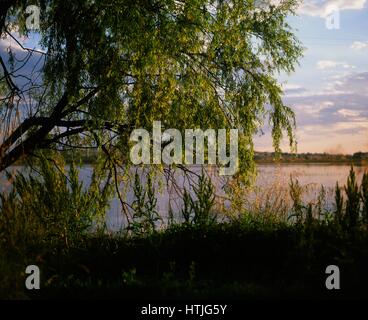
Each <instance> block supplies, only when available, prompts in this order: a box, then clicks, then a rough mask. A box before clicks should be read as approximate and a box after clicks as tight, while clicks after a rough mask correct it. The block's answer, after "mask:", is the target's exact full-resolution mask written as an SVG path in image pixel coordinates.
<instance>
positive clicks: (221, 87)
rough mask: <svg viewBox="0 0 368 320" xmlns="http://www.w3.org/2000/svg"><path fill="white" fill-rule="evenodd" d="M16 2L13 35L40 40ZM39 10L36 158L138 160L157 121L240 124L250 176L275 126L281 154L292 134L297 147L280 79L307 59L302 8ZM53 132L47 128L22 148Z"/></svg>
mask: <svg viewBox="0 0 368 320" xmlns="http://www.w3.org/2000/svg"><path fill="white" fill-rule="evenodd" d="M14 3H15V4H13V5H10V8H9V10H8V12H7V20H6V23H5V25H4V27H2V33H3V35H4V34H5V32H6V31H7V30H8V31H9V29H10V27H11V25H12V23H13V22H12V21H16V23H17V24H18V26H19V28H20V31H21V32H22V33H28V31H27V30H26V28H25V19H26V17H25V16H24V10H25V7H26V5H29V4H30V1H15V2H14ZM31 3H34V4H35V5H38V6H40V8H41V25H40V30H39V31H38V32H39V34H40V38H41V44H42V46H43V49H44V51H45V52H46V53H45V54H41V53H35V52H34V53H33V54H34V55H43V56H44V58H43V60H42V62H43V65H42V70H41V73H42V74H41V76H42V82H41V83H40V82H38V83H36V84H35V83H33V86H32V90H29V92H28V93H24V94H23V95H20V99H21V100H22V99H26V97H27V94H28V95H32V97H33V98H34V104H33V105H32V106H31V107H29V106H28V109H27V112H25V111H24V110H23V112H22V111H21V112H20V113H18V116H19V119H17V121H18V125H21V124H22V122H24V121H25V120H26V119H27V118H30V117H37V116H39V115H42V116H44V117H46V120H47V121H48V122H47V123H48V126H47V128H45V130H43V131H42V132H41V133H39V135H37V139H38V141H37V142H36V143H34V144H31V143H30V145H31V146H30V148H29V149H30V150H31V151H34V150H36V149H37V148H66V146H69V147H76V146H77V147H80V146H84V147H85V146H87V145H89V146H92V147H97V146H100V147H101V146H103V147H104V150H105V151H106V150H108V151H109V152H111V153H114V152H116V154H115V155H117V154H118V153H122V154H123V155H124V154H125V155H126V154H127V140H128V138H129V134H130V132H131V130H132V129H133V128H139V127H146V128H150V127H152V122H153V121H161V122H162V123H163V125H164V127H165V128H178V129H179V130H183V129H184V128H203V129H206V128H239V129H240V132H241V138H240V150H239V151H240V166H241V168H240V169H241V172H247V171H248V170H249V169H252V167H253V136H254V134H256V133H257V132H258V130H260V129H261V128H262V125H263V122H264V120H265V119H268V120H269V122H270V124H271V126H272V138H273V141H274V147H275V149H276V151H280V142H281V140H282V138H283V134H284V133H286V134H287V136H288V138H289V141H290V145H291V146H294V144H295V141H294V135H293V128H294V126H295V120H294V114H293V112H292V110H291V109H290V108H289V107H288V106H285V105H284V104H283V102H282V89H281V87H280V85H279V84H278V82H277V76H278V74H279V73H281V72H287V73H289V72H292V71H293V70H294V66H295V64H296V63H297V61H298V58H299V57H300V56H301V54H302V47H301V45H300V43H299V41H298V40H297V39H296V37H295V35H294V34H293V30H292V29H291V27H290V26H289V24H288V21H287V17H288V16H289V15H291V14H294V10H295V9H296V7H297V5H298V1H296V0H283V1H279V4H278V5H271V4H270V3H271V1H266V0H265V1H253V0H228V1H226V0H218V1H202V0H185V1H180V0H175V1H174V0H114V1H111V0H98V1H97V0H81V1H74V0H38V1H33V2H31ZM14 17H15V18H14ZM14 19H15V20H14ZM27 76H29V77H30V75H27ZM10 77H11V75H10ZM5 80H6V79H5ZM5 80H4V79H2V81H1V82H4V81H5ZM8 90H11V88H8ZM41 93H43V95H42V99H41V98H40V97H41ZM45 97H46V98H45ZM63 99H64V100H63ZM61 102H62V103H61ZM2 103H3V104H4V103H5V102H2ZM18 107H19V108H25V107H24V105H23V104H22V103H20V104H18ZM0 108H4V106H3V107H0ZM59 109H61V111H60V112H59ZM55 111H57V112H55ZM44 127H45V123H42V122H41V121H38V122H37V123H36V124H35V125H33V126H30V128H28V129H27V130H28V131H23V133H24V134H25V135H23V138H22V139H20V138H18V139H13V140H15V141H14V145H19V144H20V143H24V140H25V139H24V138H25V137H26V138H28V140H29V139H30V138H32V135H34V134H35V133H38V131H39V130H40V129H42V128H44ZM66 130H67V132H68V131H71V133H70V134H65V131H66ZM73 130H74V131H73ZM12 132H14V131H10V132H9V134H8V136H11V134H12ZM81 133H83V135H81ZM1 139H2V138H1V137H0V143H1ZM4 141H5V138H3V142H4ZM27 146H28V145H27ZM23 150H26V151H27V150H28V149H27V148H23ZM114 150H115V151H114ZM10 152H11V148H8V149H5V150H4V151H3V154H2V155H3V156H4V154H5V155H6V154H7V153H10ZM120 157H121V155H120ZM0 159H1V153H0Z"/></svg>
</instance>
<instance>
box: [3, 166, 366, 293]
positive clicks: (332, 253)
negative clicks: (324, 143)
mask: <svg viewBox="0 0 368 320" xmlns="http://www.w3.org/2000/svg"><path fill="white" fill-rule="evenodd" d="M39 175H40V176H41V177H42V178H40V177H38V178H37V177H36V176H30V177H25V176H22V175H21V174H19V175H18V176H17V177H16V178H15V180H14V181H13V190H12V191H11V192H10V194H7V195H2V196H1V207H0V212H1V215H0V235H1V243H0V257H1V259H0V261H1V262H0V274H1V279H2V283H1V286H0V297H1V298H25V299H29V298H30V299H48V298H125V299H132V298H133V299H134V298H139V299H144V298H147V299H160V298H163V299H176V298H225V299H262V298H266V299H279V298H292V299H297V298H317V299H318V298H328V299H329V298H331V299H334V298H366V297H367V296H368V295H367V292H366V288H367V286H368V273H367V272H366V270H368V174H365V175H364V178H363V181H362V182H361V183H360V182H358V181H356V178H355V173H354V171H353V170H352V171H351V173H350V176H349V178H348V180H347V184H346V186H345V187H343V188H341V187H340V186H338V185H337V186H336V190H335V210H333V211H329V212H327V211H324V209H323V208H322V207H321V206H320V205H319V204H318V203H317V204H312V203H303V202H302V200H301V193H300V190H301V189H300V186H299V185H298V182H297V181H292V182H291V185H290V196H291V198H292V200H293V207H292V211H291V212H290V215H289V216H288V217H287V219H284V218H281V217H280V218H277V212H275V214H274V215H272V217H271V216H270V215H265V214H264V212H261V211H259V212H248V211H243V212H238V214H237V215H233V216H231V217H228V219H227V220H226V222H219V220H218V219H216V214H215V213H214V212H213V210H212V207H213V204H214V195H213V194H212V192H213V188H212V187H211V184H210V182H209V181H208V180H207V179H206V178H200V179H199V182H198V185H197V187H196V188H195V196H194V197H192V196H190V194H189V193H185V195H184V208H183V211H182V218H183V219H182V220H181V222H178V221H173V222H172V223H171V224H169V225H168V226H167V227H165V228H162V229H157V228H156V227H155V221H157V219H160V217H159V215H158V213H157V211H155V205H156V202H155V199H154V190H153V186H152V183H151V181H150V179H149V180H148V183H147V185H146V186H145V187H142V186H141V185H139V183H138V182H137V181H136V184H135V187H134V192H135V196H136V201H135V202H134V203H133V206H132V209H134V215H133V216H132V217H133V221H132V223H131V224H130V226H129V228H127V229H124V230H122V231H121V232H120V233H117V234H110V233H108V232H106V229H105V228H104V225H103V223H102V224H101V225H98V224H97V225H96V221H98V220H96V219H97V217H99V216H100V217H103V215H104V212H105V210H106V203H107V199H108V194H109V189H108V186H109V185H110V183H109V181H108V180H107V183H106V184H105V185H101V183H100V181H99V175H98V173H96V174H95V176H94V179H93V183H92V184H91V186H90V187H89V188H87V189H85V188H82V185H81V184H80V182H79V181H78V172H77V170H76V169H75V168H74V167H73V166H72V167H71V168H70V169H69V172H68V174H67V176H68V178H67V179H66V178H65V173H63V172H60V171H58V170H55V169H54V168H53V167H52V166H51V165H49V164H47V162H44V165H43V166H41V167H40V171H39ZM269 210H271V209H270V208H268V211H269ZM92 222H93V223H94V228H93V230H92V229H91V225H92ZM30 264H36V265H37V266H38V267H39V268H40V270H41V290H33V291H27V290H26V289H25V286H24V282H25V278H26V276H27V275H26V274H25V267H26V266H27V265H30ZM329 265H336V266H338V267H339V268H340V272H341V290H339V291H328V290H327V289H326V286H325V281H326V278H327V276H328V275H327V274H326V267H327V266H329Z"/></svg>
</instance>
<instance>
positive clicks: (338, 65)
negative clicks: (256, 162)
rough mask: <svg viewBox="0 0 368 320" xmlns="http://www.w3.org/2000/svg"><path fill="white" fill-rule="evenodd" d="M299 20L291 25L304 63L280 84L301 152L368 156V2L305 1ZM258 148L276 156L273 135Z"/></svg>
mask: <svg viewBox="0 0 368 320" xmlns="http://www.w3.org/2000/svg"><path fill="white" fill-rule="evenodd" d="M275 2H276V1H275ZM297 14H298V16H296V17H291V18H290V19H289V22H290V24H291V26H292V27H293V28H294V29H295V30H296V34H297V36H298V38H299V40H300V41H301V42H302V44H303V46H304V47H305V52H304V57H303V58H302V59H301V60H300V66H298V67H297V68H296V70H295V72H294V73H293V74H291V75H281V76H280V77H279V79H280V81H281V82H282V83H283V87H284V90H285V91H284V103H285V104H286V105H289V106H291V107H292V108H293V110H294V111H295V113H296V121H297V131H296V136H297V140H298V152H300V153H302V152H328V153H354V152H358V151H365V152H368V0H326V1H316V0H305V1H304V3H303V4H302V5H301V7H299V9H298V11H297ZM337 15H339V19H338V17H337ZM332 17H335V19H334V20H333V19H332ZM338 22H339V23H338ZM255 148H256V150H258V151H272V141H271V138H270V136H269V134H266V135H263V136H261V137H256V139H255ZM283 151H288V146H287V143H286V142H285V143H284V144H283Z"/></svg>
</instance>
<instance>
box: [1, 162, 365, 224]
mask: <svg viewBox="0 0 368 320" xmlns="http://www.w3.org/2000/svg"><path fill="white" fill-rule="evenodd" d="M13 169H18V170H19V167H18V168H13ZM92 170H93V168H92V167H90V166H85V167H83V168H81V169H80V178H81V180H82V181H83V182H85V183H86V184H88V183H89V181H90V179H91V174H92ZM192 170H193V171H196V172H200V170H201V169H200V168H192ZM257 170H258V176H257V179H256V184H255V187H253V188H252V189H250V190H244V192H243V193H242V197H244V198H247V199H246V200H247V201H246V202H247V203H248V205H249V206H250V207H255V204H257V206H258V208H262V207H263V206H264V205H266V204H267V202H270V203H275V202H277V203H278V204H277V205H278V206H279V205H285V206H286V205H287V202H290V199H289V197H288V193H289V182H290V177H293V178H294V179H298V181H299V183H300V185H301V186H303V190H304V193H303V198H304V200H305V201H308V202H309V201H310V202H315V201H316V199H317V197H318V194H319V192H320V189H321V186H322V185H323V186H324V187H325V190H326V206H327V207H331V206H333V199H334V188H335V185H336V182H339V184H340V185H341V186H343V185H344V184H345V183H346V179H347V177H348V175H349V170H350V166H349V165H340V164H339V165H336V164H279V165H274V164H258V165H257ZM365 170H368V166H355V172H356V174H357V179H358V181H359V182H360V181H361V179H362V176H363V173H364V171H365ZM216 172H217V170H209V175H210V177H211V179H212V181H213V184H214V186H215V192H216V194H217V195H218V196H219V200H218V206H223V208H225V209H226V208H228V207H229V206H230V203H229V201H228V200H226V193H225V192H224V190H223V187H224V185H225V184H226V182H227V180H226V179H224V178H223V177H218V175H217V173H216ZM140 178H141V181H142V184H143V186H145V185H146V173H144V172H141V173H140ZM169 178H171V179H169ZM158 180H159V181H158V182H156V183H155V189H156V196H157V211H158V212H160V215H161V216H162V217H163V219H164V220H165V219H168V217H169V212H170V211H172V212H173V213H174V215H178V214H179V212H180V210H181V208H182V199H181V197H182V192H183V190H184V188H186V189H188V190H191V188H190V185H191V184H193V182H195V180H196V178H195V176H193V175H184V174H183V172H182V171H181V170H176V171H175V172H173V171H170V172H168V171H166V172H165V175H162V176H161V177H159V178H158ZM8 186H9V184H8V183H7V181H6V179H4V175H2V177H0V189H3V190H4V189H6V188H7V187H8ZM120 188H121V194H122V196H123V198H124V201H126V202H127V203H128V204H131V203H132V202H133V201H134V193H133V189H132V182H125V183H122V184H121V185H120ZM276 198H277V201H276V200H274V199H276ZM273 201H274V202H273ZM106 223H107V226H108V228H109V229H110V230H119V229H120V228H121V227H123V226H125V225H126V217H125V215H124V214H123V212H122V206H121V203H120V201H119V199H118V197H116V198H114V199H113V200H112V201H111V203H110V209H109V211H108V213H107V217H106Z"/></svg>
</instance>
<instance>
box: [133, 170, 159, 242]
mask: <svg viewBox="0 0 368 320" xmlns="http://www.w3.org/2000/svg"><path fill="white" fill-rule="evenodd" d="M133 191H134V197H135V200H134V201H133V203H132V208H133V210H134V213H133V222H132V223H131V225H130V226H129V227H128V229H130V230H132V232H133V233H134V234H137V235H142V234H147V233H148V234H149V233H151V232H153V231H155V229H156V222H157V221H160V220H161V217H160V215H159V213H158V211H157V210H156V205H157V199H156V196H155V188H154V186H153V182H152V177H151V174H148V175H147V188H146V189H144V188H143V187H142V183H141V180H140V177H139V174H138V171H136V173H135V176H134V186H133Z"/></svg>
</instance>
